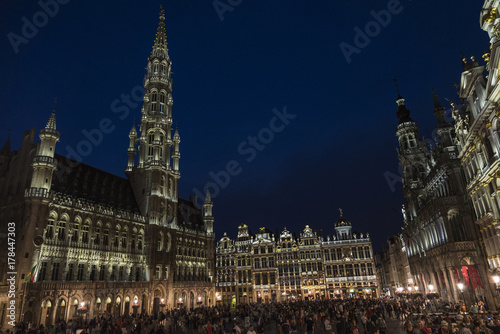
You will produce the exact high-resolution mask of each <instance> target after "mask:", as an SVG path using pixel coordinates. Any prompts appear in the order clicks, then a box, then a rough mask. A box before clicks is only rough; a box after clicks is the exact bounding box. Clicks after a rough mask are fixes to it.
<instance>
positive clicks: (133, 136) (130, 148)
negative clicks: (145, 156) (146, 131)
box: [126, 124, 137, 172]
mask: <svg viewBox="0 0 500 334" xmlns="http://www.w3.org/2000/svg"><path fill="white" fill-rule="evenodd" d="M128 137H129V138H130V144H129V146H128V149H127V153H128V165H127V169H126V171H127V172H130V171H132V169H133V168H134V159H135V153H136V152H137V150H136V149H135V143H136V142H137V131H135V124H134V125H132V129H131V130H130V132H129V133H128Z"/></svg>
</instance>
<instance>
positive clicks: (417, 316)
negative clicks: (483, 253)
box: [0, 298, 500, 334]
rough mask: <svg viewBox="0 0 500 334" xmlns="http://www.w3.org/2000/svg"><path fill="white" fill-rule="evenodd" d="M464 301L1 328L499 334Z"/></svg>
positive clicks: (481, 309)
mask: <svg viewBox="0 0 500 334" xmlns="http://www.w3.org/2000/svg"><path fill="white" fill-rule="evenodd" d="M463 307H464V305H463V304H460V303H451V304H450V303H445V302H440V301H436V300H427V299H422V298H416V299H405V298H378V299H375V298H373V299H343V300H338V299H336V300H311V301H294V302H280V303H269V304H242V305H238V306H237V307H235V308H229V307H227V306H216V307H199V308H196V309H193V310H188V309H186V308H178V309H172V310H167V311H165V312H159V313H158V314H155V315H148V314H138V315H124V316H112V315H109V314H101V315H98V316H96V317H94V318H92V319H89V320H83V319H82V318H77V319H72V320H69V321H68V322H66V321H64V320H61V319H58V320H57V321H56V322H55V323H54V324H53V325H51V326H49V327H44V326H43V325H39V326H35V325H34V324H33V323H24V322H20V323H17V324H16V326H15V327H14V328H13V329H12V330H10V331H6V332H1V331H0V334H4V333H6V334H7V333H8V334H11V333H13V334H18V333H29V334H31V333H33V334H38V333H55V334H108V333H113V334H115V333H137V334H151V333H153V334H154V333H160V334H170V333H173V334H176V333H179V334H191V333H195V334H228V333H229V334H233V333H234V334H257V333H279V334H292V333H297V334H302V333H304V334H306V333H307V334H311V333H315V334H320V333H325V334H333V333H334V334H398V333H418V334H432V333H445V334H447V333H459V334H468V333H471V334H472V333H474V334H476V333H478V334H491V333H492V334H500V316H498V315H493V314H490V313H487V309H486V308H485V305H484V304H483V303H481V302H479V303H476V304H474V305H473V306H472V307H471V308H470V312H465V311H466V310H464V309H463ZM388 323H390V324H391V325H393V326H392V327H390V326H388ZM403 325H404V327H403ZM398 326H399V327H398Z"/></svg>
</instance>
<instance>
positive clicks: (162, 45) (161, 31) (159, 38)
mask: <svg viewBox="0 0 500 334" xmlns="http://www.w3.org/2000/svg"><path fill="white" fill-rule="evenodd" d="M167 52H168V48H167V33H166V31H165V11H164V10H163V7H161V6H160V22H159V23H158V30H157V32H156V38H155V42H154V45H153V51H152V52H151V56H155V57H162V56H163V57H166V55H167Z"/></svg>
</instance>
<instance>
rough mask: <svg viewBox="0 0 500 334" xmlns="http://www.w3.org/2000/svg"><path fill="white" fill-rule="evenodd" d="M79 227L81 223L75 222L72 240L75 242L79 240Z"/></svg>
mask: <svg viewBox="0 0 500 334" xmlns="http://www.w3.org/2000/svg"><path fill="white" fill-rule="evenodd" d="M78 229H79V225H78V224H77V223H75V224H73V236H72V237H71V241H73V242H77V241H78Z"/></svg>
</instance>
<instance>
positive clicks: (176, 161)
mask: <svg viewBox="0 0 500 334" xmlns="http://www.w3.org/2000/svg"><path fill="white" fill-rule="evenodd" d="M180 142H181V137H180V136H179V131H178V130H177V129H175V133H174V153H172V160H173V164H174V166H173V167H174V171H176V172H178V171H179V159H180V158H181V153H180V152H179V143H180Z"/></svg>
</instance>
